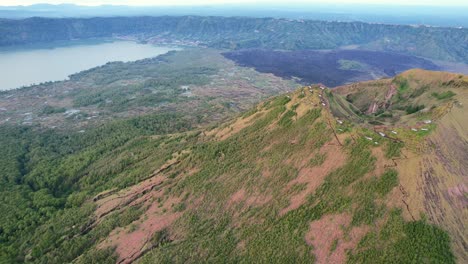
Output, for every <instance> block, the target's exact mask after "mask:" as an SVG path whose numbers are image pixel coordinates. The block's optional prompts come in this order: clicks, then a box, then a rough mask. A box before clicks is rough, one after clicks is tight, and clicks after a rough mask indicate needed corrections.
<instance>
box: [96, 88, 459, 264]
mask: <svg viewBox="0 0 468 264" xmlns="http://www.w3.org/2000/svg"><path fill="white" fill-rule="evenodd" d="M309 89H310V88H304V89H302V90H298V91H296V92H295V93H294V94H290V95H289V97H291V99H289V98H288V97H285V96H280V97H278V98H275V99H273V100H271V101H268V102H266V103H265V104H263V105H259V106H258V107H257V108H256V109H255V110H254V111H250V112H249V113H248V114H246V115H244V116H243V117H240V118H239V119H238V120H236V121H234V122H233V123H231V124H227V125H225V126H224V127H221V128H219V129H215V130H214V131H211V132H208V133H206V134H204V135H203V136H201V138H200V139H199V143H198V144H197V145H196V146H193V147H191V148H190V149H189V150H188V152H187V153H190V154H188V155H187V157H185V158H184V159H182V160H181V161H180V163H179V165H178V166H175V167H173V168H171V169H170V170H169V171H166V172H164V173H163V174H160V175H159V176H160V177H163V178H164V177H170V178H171V180H170V182H166V183H165V184H162V185H161V186H160V187H158V188H160V190H162V192H163V193H165V195H161V194H154V196H151V195H150V196H148V197H146V198H147V200H145V201H142V202H141V203H142V204H143V207H145V206H146V207H147V208H151V206H152V203H151V202H147V201H148V199H149V200H150V201H151V200H158V201H159V203H160V204H161V207H162V208H166V207H167V206H168V205H167V203H166V202H165V201H173V200H174V201H177V202H176V203H174V204H173V206H172V209H171V206H169V207H168V208H167V209H166V211H164V210H162V211H157V212H156V213H155V214H156V216H154V215H152V214H150V213H149V212H150V211H151V210H149V209H148V211H147V212H146V213H143V215H142V216H141V217H140V219H139V220H137V221H135V222H134V223H133V225H132V228H130V227H128V228H127V229H125V228H124V229H123V230H121V231H120V232H118V234H116V235H111V236H110V237H109V238H108V239H107V240H111V242H108V241H107V242H106V241H104V242H102V244H104V245H114V246H116V247H117V252H119V253H121V255H120V257H119V258H120V259H122V260H129V259H132V257H130V258H129V259H128V258H127V259H125V257H128V255H125V254H124V253H125V251H123V250H122V248H121V247H120V246H119V245H120V243H123V242H118V241H125V240H127V239H132V238H135V237H138V236H137V235H138V232H139V231H138V227H139V226H140V227H145V226H147V224H146V223H148V222H151V221H152V219H154V218H156V219H157V217H158V216H157V215H158V214H162V215H165V214H166V215H167V216H168V217H169V216H171V217H172V216H173V214H174V212H180V211H179V210H180V209H179V208H183V209H182V211H181V212H182V214H178V215H177V220H175V221H174V222H173V223H171V224H170V225H167V226H164V227H161V229H160V230H159V229H156V231H154V233H155V234H156V235H157V237H160V236H161V232H162V233H163V234H165V235H166V236H167V240H165V241H164V243H161V241H160V240H157V242H154V241H153V240H151V237H144V238H143V240H144V242H143V243H141V244H140V246H141V248H137V249H135V251H133V253H136V254H134V255H133V257H135V256H137V257H138V255H139V253H138V252H139V250H142V249H143V251H142V252H144V253H146V251H145V250H144V249H145V248H153V249H152V250H150V251H149V253H146V254H145V255H144V256H143V258H142V259H141V262H142V263H152V262H154V261H157V262H166V261H170V260H172V261H173V260H175V261H177V262H183V261H184V262H185V261H189V262H197V261H203V260H209V261H216V262H219V261H221V262H223V261H225V262H235V261H239V260H242V261H246V262H248V261H260V262H271V261H277V262H285V261H302V262H313V261H314V259H315V260H316V261H319V262H323V261H334V260H338V261H344V260H345V259H346V258H348V261H350V262H359V263H361V262H368V263H376V262H385V261H398V262H409V261H417V262H440V261H443V262H453V261H454V257H453V255H452V253H451V252H450V251H451V250H450V245H449V241H450V238H449V236H448V235H447V234H446V233H444V231H442V230H441V229H439V228H437V227H435V226H433V225H431V224H430V222H433V221H432V220H431V219H429V221H430V222H427V220H424V219H421V220H418V219H419V218H418V219H414V220H413V219H408V218H407V217H406V216H407V214H408V213H407V212H406V211H405V210H407V209H406V207H404V206H402V205H401V204H398V203H397V204H395V203H393V202H394V199H396V198H395V196H396V195H397V194H395V193H397V191H398V190H399V188H395V187H398V186H400V182H401V179H402V177H403V178H404V177H406V176H405V175H404V174H403V175H401V174H402V172H401V171H400V167H398V166H397V167H395V168H388V167H389V166H388V165H390V164H392V160H391V158H393V157H392V156H397V155H400V154H399V151H398V150H394V149H395V147H393V144H395V143H393V141H392V140H389V139H384V138H379V139H376V140H377V141H376V142H378V144H375V143H374V142H373V141H368V140H366V139H365V138H364V137H363V135H369V136H373V137H374V138H376V135H375V133H374V132H373V131H371V130H368V129H367V128H365V127H361V126H353V125H352V124H351V123H348V122H345V123H344V124H342V125H340V124H339V123H337V122H336V120H335V118H334V117H333V115H332V114H331V113H330V112H329V110H328V108H327V107H321V105H320V104H319V100H320V99H319V97H318V94H319V93H320V89H318V88H313V89H311V90H312V92H310V91H309ZM324 96H325V95H324ZM327 98H329V97H327ZM341 130H342V131H343V132H339V131H341ZM333 131H336V132H337V133H338V134H337V135H336V137H335V136H334V135H333ZM402 139H403V140H406V138H402ZM415 140H418V139H415ZM420 140H421V141H424V139H422V138H421V139H420ZM331 146H332V147H331ZM390 149H392V151H390ZM334 151H340V152H343V153H345V155H344V160H343V161H341V162H342V163H341V164H338V163H337V164H335V166H332V168H331V169H330V170H328V171H327V170H315V171H314V170H313V168H314V167H320V166H321V165H323V166H322V168H323V167H326V166H325V165H324V164H326V160H327V159H330V157H331V156H332V155H337V154H336V152H334ZM385 152H386V153H387V155H386V156H387V157H386V156H385V155H384V154H379V153H385ZM309 159H310V162H309ZM399 171H400V172H399ZM311 172H313V173H311ZM311 177H312V178H315V179H314V180H310V178H311ZM297 179H308V180H303V181H300V180H297ZM311 186H312V188H311ZM167 189H170V190H171V191H170V192H168V191H164V190H167ZM304 194H305V195H304ZM145 195H146V194H145ZM298 197H304V199H297V198H298ZM114 199H119V194H114ZM98 203H99V202H98ZM179 203H180V204H183V206H180V205H179ZM292 203H294V205H292ZM103 204H105V203H103ZM291 207H292V208H293V209H292V210H285V208H291ZM124 211H125V210H122V211H119V210H117V211H115V212H114V213H115V214H119V212H124ZM151 212H153V211H151ZM413 214H414V212H413ZM329 218H331V219H333V220H332V221H327V222H326V223H325V224H324V223H323V222H321V221H324V219H329ZM405 219H406V220H405ZM328 222H329V223H328ZM315 225H325V229H326V228H334V229H342V230H343V231H342V233H340V234H333V235H332V236H333V238H334V239H333V241H332V242H331V243H328V244H327V243H319V242H318V241H321V240H323V239H325V237H326V236H328V235H329V234H327V233H320V232H319V233H314V232H313V230H314V229H313V227H314V226H315ZM124 230H126V231H124ZM145 230H146V229H145ZM311 230H312V231H311ZM311 232H312V233H311ZM122 233H124V234H122ZM119 234H120V235H119ZM116 241H117V242H116ZM285 241H287V242H286V243H285ZM324 252H325V253H324ZM382 252H383V253H382ZM122 254H124V255H122ZM343 256H345V257H344V258H343ZM346 256H347V257H346Z"/></svg>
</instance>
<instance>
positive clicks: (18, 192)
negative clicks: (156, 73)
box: [0, 114, 191, 263]
mask: <svg viewBox="0 0 468 264" xmlns="http://www.w3.org/2000/svg"><path fill="white" fill-rule="evenodd" d="M189 129H191V122H189V121H187V119H184V118H183V117H181V116H180V115H175V114H159V115H158V114H154V115H147V116H144V117H138V118H132V119H128V120H120V121H114V122H110V123H107V124H105V125H102V126H99V127H97V128H95V129H93V130H91V131H88V132H87V133H72V134H70V133H60V132H56V131H51V130H43V129H39V128H31V127H20V126H0V145H1V146H2V147H1V148H0V156H1V157H2V159H1V160H0V211H1V212H2V214H1V215H0V262H1V263H16V262H23V261H24V260H28V259H29V258H34V259H35V258H38V257H41V258H40V259H41V262H44V261H45V262H48V263H64V262H69V261H71V260H72V259H73V258H74V257H76V256H78V255H77V254H81V253H83V252H84V250H86V248H88V247H89V246H91V245H92V244H93V243H94V241H95V240H96V239H98V238H99V237H101V236H105V235H106V234H107V233H105V232H106V231H103V230H101V231H93V232H91V234H89V235H87V236H83V237H79V238H76V239H72V238H73V237H74V236H76V235H77V234H81V233H84V231H83V230H84V229H83V228H84V226H85V225H86V223H87V221H89V220H90V215H91V213H92V212H93V207H92V206H91V205H90V204H87V205H86V206H83V207H81V205H82V204H83V203H84V202H85V200H86V199H89V198H90V196H91V195H92V194H96V193H97V192H99V191H103V190H106V189H110V188H124V187H126V186H129V185H132V184H135V183H137V182H139V181H140V180H141V178H142V177H145V176H146V175H147V174H148V173H150V170H151V168H152V165H153V164H151V163H150V164H151V166H149V165H148V164H147V163H148V162H150V161H153V162H155V163H156V164H161V163H163V162H164V161H165V160H166V159H168V158H170V155H171V154H172V153H173V152H174V151H177V150H178V148H179V147H180V146H179V145H184V143H183V142H178V140H177V139H176V140H174V139H166V138H164V137H161V138H160V139H157V140H150V139H149V138H145V137H143V136H145V135H152V136H155V135H161V134H168V133H174V132H181V131H187V130H189ZM166 141H167V142H173V143H169V144H167V145H166V147H164V148H161V147H158V146H159V145H161V144H165V142H166ZM155 148H156V149H159V151H158V152H157V153H155V152H153V151H154V149H155ZM129 149H130V150H131V152H129ZM122 154H124V155H123V156H121V155H122ZM136 163H140V166H134V164H136ZM145 164H146V165H145ZM90 206H91V207H90ZM135 213H137V212H133V211H132V210H129V212H128V216H124V218H116V219H113V220H112V221H111V223H108V225H109V226H108V227H106V228H113V227H115V226H116V225H119V224H124V223H127V224H128V223H129V221H132V219H133V218H132V217H134V216H132V214H135ZM127 218H128V219H127ZM71 226H76V229H70V227H71ZM109 231H110V230H109ZM96 232H98V233H99V232H102V234H101V233H99V234H95V233H96ZM64 236H65V237H64ZM68 239H70V241H67V240H68ZM61 249H63V250H64V251H62V252H60V250H61ZM48 251H53V252H55V253H51V254H52V255H53V257H51V258H49V257H48V256H47V255H48V254H47V252H48Z"/></svg>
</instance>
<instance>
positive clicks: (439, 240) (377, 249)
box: [348, 210, 455, 264]
mask: <svg viewBox="0 0 468 264" xmlns="http://www.w3.org/2000/svg"><path fill="white" fill-rule="evenodd" d="M356 251H357V253H355V254H353V253H349V254H348V263H369V264H370V263H455V257H454V255H453V254H452V251H451V249H450V238H449V236H448V235H447V233H446V232H444V231H443V230H441V229H440V228H438V227H436V226H433V225H431V224H428V223H426V222H424V221H413V222H405V221H404V220H403V217H402V216H401V211H400V210H393V211H391V213H390V215H389V219H388V221H387V223H386V224H385V226H384V227H383V229H382V230H380V231H378V232H370V233H368V234H367V235H366V236H364V238H362V240H361V241H360V242H359V245H358V248H357V250H356Z"/></svg>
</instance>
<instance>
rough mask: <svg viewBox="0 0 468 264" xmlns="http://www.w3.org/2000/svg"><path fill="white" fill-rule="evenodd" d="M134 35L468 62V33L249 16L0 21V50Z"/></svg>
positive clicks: (224, 45) (228, 45) (231, 45)
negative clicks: (360, 49) (355, 49)
mask: <svg viewBox="0 0 468 264" xmlns="http://www.w3.org/2000/svg"><path fill="white" fill-rule="evenodd" d="M119 35H120V36H128V35H133V36H135V37H138V38H139V39H140V40H152V41H158V40H184V41H189V42H197V43H199V44H203V45H208V46H210V47H216V48H227V49H241V48H268V49H285V50H301V49H302V50H303V49H334V48H338V47H341V46H347V45H358V46H361V47H363V48H365V49H371V50H380V51H392V52H398V53H404V54H411V55H417V56H422V57H427V58H432V59H439V60H447V61H460V62H465V63H467V62H468V55H467V54H468V52H467V50H468V46H467V45H466V43H468V30H467V29H459V28H436V27H411V26H397V25H384V24H367V23H360V22H324V21H312V20H288V19H273V18H245V17H229V18H226V17H197V16H182V17H170V16H164V17H114V18H89V19H71V18H70V19H47V18H30V19H24V20H5V19H2V20H0V46H9V45H18V44H35V43H45V42H51V41H63V40H75V39H91V38H110V37H114V36H119Z"/></svg>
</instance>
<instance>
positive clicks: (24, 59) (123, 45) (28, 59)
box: [0, 41, 177, 90]
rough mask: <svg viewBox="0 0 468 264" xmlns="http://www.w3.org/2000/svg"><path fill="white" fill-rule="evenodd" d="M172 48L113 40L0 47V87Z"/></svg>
mask: <svg viewBox="0 0 468 264" xmlns="http://www.w3.org/2000/svg"><path fill="white" fill-rule="evenodd" d="M175 49H177V48H174V47H162V46H153V45H146V44H145V45H143V44H137V43H135V42H130V41H116V42H110V43H99V44H84V45H76V46H66V47H59V48H53V49H29V50H17V51H15V50H9V51H0V90H8V89H14V88H19V87H21V86H29V85H32V84H38V83H41V82H47V81H60V80H65V79H67V78H68V76H69V75H71V74H73V73H77V72H80V71H83V70H87V69H90V68H93V67H96V66H100V65H103V64H106V63H107V62H110V61H124V62H127V61H135V60H140V59H144V58H150V57H154V56H157V55H160V54H164V53H166V52H168V51H170V50H175Z"/></svg>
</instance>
